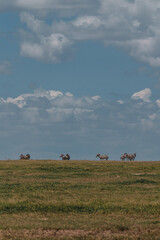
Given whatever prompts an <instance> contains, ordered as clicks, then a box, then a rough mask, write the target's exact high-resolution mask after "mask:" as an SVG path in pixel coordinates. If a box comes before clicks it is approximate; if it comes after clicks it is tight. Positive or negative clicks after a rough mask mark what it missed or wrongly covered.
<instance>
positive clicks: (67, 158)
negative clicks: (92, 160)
mask: <svg viewBox="0 0 160 240" xmlns="http://www.w3.org/2000/svg"><path fill="white" fill-rule="evenodd" d="M59 157H60V158H62V160H70V155H69V154H68V153H67V154H66V155H64V154H61V155H60V156H59Z"/></svg>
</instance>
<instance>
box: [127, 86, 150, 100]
mask: <svg viewBox="0 0 160 240" xmlns="http://www.w3.org/2000/svg"><path fill="white" fill-rule="evenodd" d="M151 95H152V92H151V90H150V89H149V88H145V89H144V90H142V91H139V92H136V93H134V94H133V95H132V99H135V100H138V99H141V100H143V101H144V102H150V97H151Z"/></svg>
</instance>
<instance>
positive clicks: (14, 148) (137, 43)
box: [0, 0, 160, 160]
mask: <svg viewBox="0 0 160 240" xmlns="http://www.w3.org/2000/svg"><path fill="white" fill-rule="evenodd" d="M159 24H160V1H159V0H152V1H150V0H145V1H144V0H114V1H113V0H14V1H13V0H5V1H2V0H1V1H0V50H1V51H0V52H1V54H0V123H1V124H0V159H17V158H19V156H20V154H21V153H23V154H26V153H30V155H31V157H32V158H33V159H59V155H60V154H61V153H67V152H68V153H70V155H71V158H72V159H93V160H94V159H96V157H95V155H96V154H97V153H101V154H105V153H107V154H108V155H109V157H110V159H113V160H118V159H119V158H120V156H121V154H122V153H124V152H128V153H134V152H136V153H137V160H160V147H159V142H160V45H159V42H160V27H159Z"/></svg>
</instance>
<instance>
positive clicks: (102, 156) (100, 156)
mask: <svg viewBox="0 0 160 240" xmlns="http://www.w3.org/2000/svg"><path fill="white" fill-rule="evenodd" d="M97 157H99V159H100V160H102V159H103V160H105V159H106V160H108V159H109V157H108V155H101V154H99V153H98V154H97V155H96V158H97Z"/></svg>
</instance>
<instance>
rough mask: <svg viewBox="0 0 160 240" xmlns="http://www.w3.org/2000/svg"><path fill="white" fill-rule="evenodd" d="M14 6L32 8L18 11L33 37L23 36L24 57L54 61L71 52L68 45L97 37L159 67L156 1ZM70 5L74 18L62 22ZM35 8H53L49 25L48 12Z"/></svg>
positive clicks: (159, 5) (19, 3)
mask: <svg viewBox="0 0 160 240" xmlns="http://www.w3.org/2000/svg"><path fill="white" fill-rule="evenodd" d="M14 5H15V7H19V8H20V9H21V8H22V9H24V10H27V9H28V11H29V9H30V10H31V9H32V10H33V11H32V14H31V13H29V12H23V13H22V14H21V21H22V22H25V23H26V25H27V27H28V30H29V32H30V34H32V35H33V39H34V40H33V41H32V42H31V41H28V39H23V41H22V44H21V54H22V55H23V56H27V57H32V58H35V59H39V60H47V59H48V61H53V62H57V61H61V60H62V59H63V60H64V59H66V58H64V55H65V56H66V51H67V49H68V51H71V49H70V47H71V46H72V45H73V44H74V43H76V42H77V41H83V40H97V39H98V40H101V41H102V42H103V43H104V44H105V45H114V46H120V47H122V48H125V49H127V51H128V53H129V54H130V55H131V56H133V57H136V58H137V59H139V60H141V61H144V62H147V63H149V64H150V65H151V66H153V67H157V66H160V47H159V40H160V31H159V20H160V17H159V8H160V2H159V1H158V0H153V1H152V2H151V1H149V0H146V1H142V0H135V1H126V0H115V1H111V0H99V1H97V0H93V1H90V0H88V1H79V0H77V1H73V0H70V1H68V2H67V3H66V2H65V1H62V2H61V3H60V2H59V1H58V0H54V1H51V0H46V1H43V0H41V1H38V4H37V0H34V1H25V0H19V1H16V2H15V4H14ZM78 7H79V10H78ZM69 8H70V16H72V18H73V19H72V20H68V21H65V20H64V19H63V16H65V12H66V10H67V9H69ZM91 8H92V11H90V9H91ZM37 9H41V10H44V11H46V12H50V11H52V12H54V11H55V12H56V14H57V15H56V16H58V17H57V18H56V20H53V22H52V23H50V24H48V23H47V21H45V18H46V19H47V15H37V14H36V13H37V12H36V11H34V10H37ZM60 12H61V13H60ZM91 13H92V14H91ZM93 13H94V14H93ZM37 16H38V17H37ZM60 39H61V40H60ZM67 57H69V54H68V53H67Z"/></svg>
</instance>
